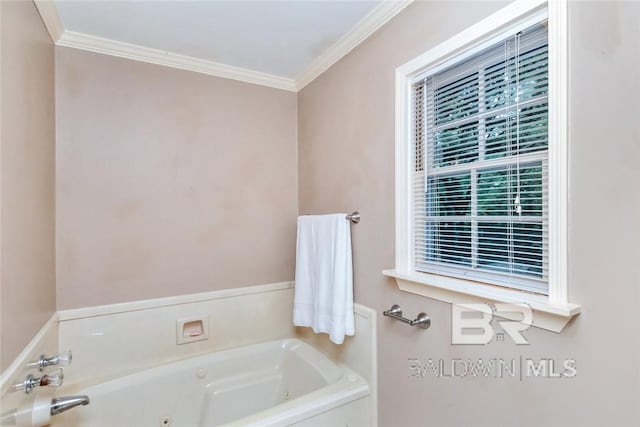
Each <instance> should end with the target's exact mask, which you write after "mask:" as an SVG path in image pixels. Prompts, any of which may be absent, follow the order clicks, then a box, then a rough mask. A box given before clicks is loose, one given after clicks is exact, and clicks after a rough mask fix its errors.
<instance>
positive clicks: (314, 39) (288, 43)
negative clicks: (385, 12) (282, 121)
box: [55, 0, 381, 79]
mask: <svg viewBox="0 0 640 427" xmlns="http://www.w3.org/2000/svg"><path fill="white" fill-rule="evenodd" d="M380 3H381V0H371V1H369V0H366V1H364V0H359V1H356V0H350V1H346V0H342V1H304V0H297V1H293V0H288V1H241V0H236V1H212V0H210V1H185V0H180V1H86V0H85V1H65V0H56V1H55V5H56V7H57V11H58V15H59V17H60V20H61V21H62V22H61V23H62V26H63V28H64V30H66V31H71V32H77V33H84V34H88V35H92V36H97V37H101V38H105V39H111V40H116V41H120V42H125V43H130V44H134V45H139V46H143V47H148V48H154V49H159V50H163V51H167V52H171V53H175V54H181V55H186V56H190V57H195V58H199V59H203V60H207V61H213V62H216V63H222V64H226V65H231V66H235V67H240V68H244V69H248V70H252V71H258V72H263V73H268V74H272V75H275V76H280V77H285V78H290V79H295V78H296V77H298V76H299V75H300V74H301V73H302V72H303V71H304V70H305V69H306V68H307V67H309V65H310V64H311V63H312V62H313V60H314V59H316V58H317V57H319V56H320V55H321V54H322V53H323V52H325V51H326V50H327V49H328V48H329V47H331V46H332V45H333V44H334V43H335V42H336V41H338V40H339V39H340V38H341V37H343V36H344V35H345V34H347V33H348V32H349V31H350V30H352V29H354V27H355V26H356V24H357V23H358V22H359V21H361V20H362V19H363V18H364V17H365V16H366V15H368V14H369V13H370V12H372V11H373V10H374V9H375V8H376V6H380Z"/></svg>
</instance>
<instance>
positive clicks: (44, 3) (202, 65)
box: [33, 0, 413, 92]
mask: <svg viewBox="0 0 640 427" xmlns="http://www.w3.org/2000/svg"><path fill="white" fill-rule="evenodd" d="M33 1H34V3H35V5H36V8H37V9H38V12H39V13H40V16H41V17H42V21H43V22H44V24H45V26H46V27H47V31H48V32H49V35H50V36H51V39H52V40H53V42H54V43H55V44H56V45H59V46H65V47H71V48H75V49H81V50H86V51H90V52H96V53H102V54H105V55H111V56H117V57H120V58H127V59H132V60H135V61H142V62H148V63H151V64H157V65H163V66H166V67H171V68H178V69H183V70H189V71H194V72H196V73H202V74H208V75H211V76H216V77H222V78H226V79H233V80H238V81H242V82H247V83H253V84H257V85H261V86H268V87H272V88H276V89H283V90H287V91H291V92H297V91H299V90H301V89H302V88H304V87H305V86H306V85H308V84H309V83H311V82H312V81H313V80H314V79H315V78H316V77H318V76H319V75H320V74H322V73H323V72H325V71H326V70H327V69H329V67H331V66H332V65H333V64H335V63H336V62H338V61H339V60H340V59H341V58H342V57H344V56H345V55H346V54H348V53H349V52H350V51H351V50H353V49H354V48H355V47H356V46H358V45H359V44H360V43H362V42H363V41H364V40H365V39H366V38H367V37H369V36H370V35H371V34H373V33H374V32H375V31H376V30H378V29H379V28H380V27H382V26H383V25H384V24H386V23H387V22H389V21H390V20H391V19H392V18H393V17H394V16H396V15H397V14H398V13H400V12H401V11H402V10H403V9H404V8H405V7H407V6H408V5H409V4H411V3H412V2H413V0H398V1H396V0H383V1H382V2H381V3H380V4H379V5H378V6H376V8H375V9H373V10H372V11H371V12H369V14H367V16H365V17H364V18H363V19H361V20H360V21H359V22H358V23H357V24H356V26H355V27H354V28H353V29H352V30H351V31H349V32H348V33H347V34H345V35H344V36H342V37H341V38H340V39H339V40H338V41H337V42H335V43H334V44H333V45H331V46H330V47H329V48H328V49H327V50H326V51H324V53H322V55H320V56H319V57H317V58H316V59H315V60H314V61H313V62H312V63H311V64H310V65H309V67H307V69H306V70H304V71H303V72H302V73H300V74H299V75H298V77H297V78H296V79H291V78H287V77H281V76H275V75H272V74H267V73H262V72H259V71H254V70H249V69H246V68H240V67H234V66H232V65H227V64H222V63H219V62H214V61H209V60H206V59H201V58H195V57H192V56H187V55H180V54H177V53H172V52H167V51H164V50H160V49H154V48H149V47H144V46H140V45H135V44H131V43H125V42H120V41H116V40H112V39H107V38H103V37H97V36H92V35H89V34H84V33H78V32H75V31H68V30H65V29H64V26H63V25H62V21H61V20H60V16H59V15H58V11H57V9H56V5H55V3H54V1H52V0H33Z"/></svg>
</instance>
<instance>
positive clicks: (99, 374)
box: [59, 282, 377, 399]
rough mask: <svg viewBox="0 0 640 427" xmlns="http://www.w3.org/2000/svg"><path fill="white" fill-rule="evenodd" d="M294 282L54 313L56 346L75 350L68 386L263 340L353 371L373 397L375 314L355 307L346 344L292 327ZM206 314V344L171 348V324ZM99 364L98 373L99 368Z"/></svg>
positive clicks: (173, 343) (173, 341) (173, 342)
mask: <svg viewBox="0 0 640 427" xmlns="http://www.w3.org/2000/svg"><path fill="white" fill-rule="evenodd" d="M293 292H294V289H293V282H282V283H274V284H266V285H257V286H249V287H244V288H234V289H226V290H220V291H213V292H207V293H201V294H191V295H182V296H178V297H169V298H158V299H154V300H144V301H135V302H130V303H123V304H113V305H106V306H97V307H87V308H81V309H74V310H63V311H60V312H59V345H60V348H64V349H66V348H70V349H72V350H73V352H74V360H73V365H72V366H73V368H74V371H73V377H69V378H65V380H67V381H68V382H69V384H71V383H73V382H80V381H81V382H96V381H99V380H101V379H106V378H113V377H117V376H121V375H125V374H128V373H131V372H135V371H138V370H140V369H146V368H149V367H152V366H156V365H159V364H162V363H167V362H171V361H175V360H180V359H183V358H186V357H191V356H195V355H200V354H204V353H209V352H215V351H220V350H225V349H229V348H234V347H239V346H243V345H248V344H254V343H258V342H263V341H271V340H276V339H283V338H298V339H301V340H303V341H305V342H307V343H309V344H311V345H313V346H314V347H315V348H317V349H319V350H320V351H321V352H323V353H324V354H325V355H327V357H329V358H330V359H331V360H333V361H334V362H336V363H339V364H340V363H343V364H346V365H348V366H353V367H354V369H355V370H356V371H358V373H359V374H360V375H362V376H363V377H364V378H365V379H366V380H367V382H368V383H369V384H370V386H371V388H372V398H373V399H375V396H376V384H377V367H376V363H377V359H376V354H375V349H376V312H375V311H373V310H371V309H369V308H368V307H365V306H363V305H360V304H356V305H355V314H356V316H355V318H356V335H355V336H353V337H347V338H346V340H345V344H344V345H336V344H333V343H331V341H330V340H329V338H328V336H327V335H326V334H314V333H313V332H312V331H311V330H310V329H309V328H299V327H294V326H293V322H292V311H291V310H292V309H291V307H292V304H293ZM199 316H206V317H208V320H209V338H208V339H207V340H204V341H197V342H193V343H189V344H184V345H176V320H178V319H182V318H185V317H199ZM97 366H98V367H99V368H97Z"/></svg>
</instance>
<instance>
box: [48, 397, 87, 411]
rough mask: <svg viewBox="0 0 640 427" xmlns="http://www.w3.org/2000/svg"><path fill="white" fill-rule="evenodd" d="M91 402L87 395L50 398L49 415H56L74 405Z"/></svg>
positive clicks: (83, 404)
mask: <svg viewBox="0 0 640 427" xmlns="http://www.w3.org/2000/svg"><path fill="white" fill-rule="evenodd" d="M89 403H91V400H90V399H89V396H87V395H84V394H83V395H81V396H67V397H57V398H55V399H51V415H58V414H61V413H63V412H66V411H68V410H69V409H72V408H75V407H76V406H80V405H82V406H85V405H88V404H89Z"/></svg>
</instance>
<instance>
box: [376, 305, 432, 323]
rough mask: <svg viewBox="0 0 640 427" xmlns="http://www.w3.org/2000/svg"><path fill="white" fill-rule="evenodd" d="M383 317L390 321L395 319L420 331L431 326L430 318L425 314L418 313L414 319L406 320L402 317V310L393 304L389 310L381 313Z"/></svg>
mask: <svg viewBox="0 0 640 427" xmlns="http://www.w3.org/2000/svg"><path fill="white" fill-rule="evenodd" d="M382 314H383V315H384V316H387V317H391V318H392V319H396V320H399V321H401V322H402V323H406V324H407V325H410V326H417V327H419V328H422V329H429V326H431V318H430V317H429V316H428V315H427V313H424V312H423V313H418V315H417V316H416V318H415V319H413V320H411V319H407V318H406V317H403V316H402V309H401V308H400V306H399V305H398V304H393V305H392V306H391V308H390V309H389V310H385V311H383V312H382Z"/></svg>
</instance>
